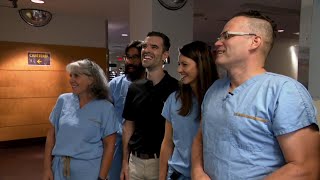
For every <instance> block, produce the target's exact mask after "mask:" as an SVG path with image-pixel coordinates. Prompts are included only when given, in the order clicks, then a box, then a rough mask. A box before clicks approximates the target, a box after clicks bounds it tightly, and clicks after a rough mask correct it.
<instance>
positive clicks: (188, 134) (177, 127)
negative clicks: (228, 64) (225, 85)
mask: <svg viewBox="0 0 320 180" xmlns="http://www.w3.org/2000/svg"><path fill="white" fill-rule="evenodd" d="M179 51H180V55H179V61H178V73H179V74H180V76H181V79H180V89H179V90H178V91H176V92H174V93H172V94H171V95H170V96H169V97H168V99H167V101H166V102H165V105H164V107H163V111H162V116H163V117H165V118H166V120H167V121H166V125H165V135H164V139H163V142H162V146H161V153H160V178H159V179H160V180H165V179H168V180H175V179H179V180H184V179H191V174H190V172H191V146H192V141H193V138H194V136H195V135H196V133H197V131H198V127H199V124H200V109H201V103H202V99H203V97H204V95H205V93H206V91H207V89H208V88H209V87H210V86H211V84H212V83H213V82H214V81H215V80H216V79H218V73H217V69H216V66H215V64H214V60H213V57H212V54H211V52H210V48H209V47H208V45H207V44H206V43H204V42H201V41H194V42H192V43H189V44H186V45H185V46H183V47H182V48H181V49H180V50H179Z"/></svg>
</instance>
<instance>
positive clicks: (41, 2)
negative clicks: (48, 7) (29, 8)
mask: <svg viewBox="0 0 320 180" xmlns="http://www.w3.org/2000/svg"><path fill="white" fill-rule="evenodd" d="M31 2H33V3H37V4H43V3H44V1H42V0H31Z"/></svg>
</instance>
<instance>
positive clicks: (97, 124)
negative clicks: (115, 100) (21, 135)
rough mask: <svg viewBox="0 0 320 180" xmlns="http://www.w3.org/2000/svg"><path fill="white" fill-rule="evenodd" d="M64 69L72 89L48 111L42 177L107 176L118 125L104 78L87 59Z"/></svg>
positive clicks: (82, 179)
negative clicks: (49, 123)
mask: <svg viewBox="0 0 320 180" xmlns="http://www.w3.org/2000/svg"><path fill="white" fill-rule="evenodd" d="M66 70H67V71H68V72H69V74H70V80H69V83H70V85H71V87H72V91H73V92H72V93H65V94H62V95H60V96H59V98H58V100H57V102H56V105H55V106H54V108H53V110H52V112H51V114H50V118H49V119H50V122H51V127H50V129H49V131H48V135H47V141H46V147H45V155H44V176H43V180H97V179H98V180H99V179H106V178H107V174H108V171H109V168H110V165H111V162H112V156H113V152H114V144H115V140H116V134H115V133H116V131H117V130H118V129H117V128H118V127H119V126H118V124H117V121H116V119H115V112H114V107H113V105H112V104H111V103H110V101H109V100H108V97H109V92H108V89H107V87H108V86H107V78H106V76H105V74H104V72H103V70H102V69H101V68H100V67H99V65H97V64H96V63H94V62H93V61H90V60H88V59H84V60H79V61H76V62H73V63H70V64H68V65H67V67H66Z"/></svg>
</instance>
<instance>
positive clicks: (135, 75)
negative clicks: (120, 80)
mask: <svg viewBox="0 0 320 180" xmlns="http://www.w3.org/2000/svg"><path fill="white" fill-rule="evenodd" d="M124 73H125V74H126V75H127V76H128V78H129V79H130V80H131V81H135V80H137V79H139V78H140V77H141V76H142V74H144V73H145V68H144V67H143V66H142V64H141V63H140V64H139V65H134V64H128V65H125V67H124Z"/></svg>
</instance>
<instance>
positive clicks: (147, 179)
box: [129, 154, 159, 180]
mask: <svg viewBox="0 0 320 180" xmlns="http://www.w3.org/2000/svg"><path fill="white" fill-rule="evenodd" d="M129 176H130V180H158V179H159V158H155V159H140V158H138V157H137V156H135V155H133V154H130V159H129Z"/></svg>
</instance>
